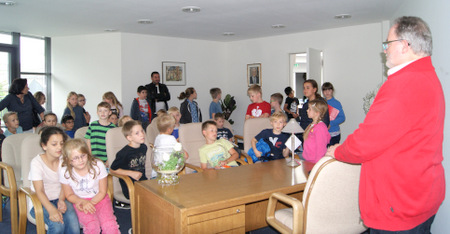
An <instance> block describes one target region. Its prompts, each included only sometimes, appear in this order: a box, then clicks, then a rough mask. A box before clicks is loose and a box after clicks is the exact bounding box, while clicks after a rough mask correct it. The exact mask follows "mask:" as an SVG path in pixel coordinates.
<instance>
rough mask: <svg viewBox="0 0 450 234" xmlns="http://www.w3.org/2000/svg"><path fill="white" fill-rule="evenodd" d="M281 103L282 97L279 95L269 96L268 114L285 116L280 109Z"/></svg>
mask: <svg viewBox="0 0 450 234" xmlns="http://www.w3.org/2000/svg"><path fill="white" fill-rule="evenodd" d="M282 102H283V95H282V94H281V93H274V94H272V95H270V108H271V113H270V114H273V113H275V112H281V113H283V114H286V113H284V111H283V109H281V103H282ZM286 118H287V115H286Z"/></svg>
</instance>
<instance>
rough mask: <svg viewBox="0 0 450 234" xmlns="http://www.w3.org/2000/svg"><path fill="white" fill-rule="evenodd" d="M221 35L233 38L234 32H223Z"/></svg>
mask: <svg viewBox="0 0 450 234" xmlns="http://www.w3.org/2000/svg"><path fill="white" fill-rule="evenodd" d="M222 35H224V36H226V37H229V36H234V35H235V33H234V32H224V33H222Z"/></svg>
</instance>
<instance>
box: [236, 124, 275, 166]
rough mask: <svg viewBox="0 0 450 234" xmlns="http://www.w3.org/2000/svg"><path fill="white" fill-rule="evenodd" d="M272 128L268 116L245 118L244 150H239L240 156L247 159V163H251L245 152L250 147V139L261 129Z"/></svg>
mask: <svg viewBox="0 0 450 234" xmlns="http://www.w3.org/2000/svg"><path fill="white" fill-rule="evenodd" d="M267 128H272V125H271V124H270V120H269V118H254V119H247V120H246V121H245V123H244V136H243V138H244V139H243V141H244V152H241V158H245V159H247V161H248V163H249V164H252V163H253V160H252V158H251V157H250V156H248V155H247V152H248V151H249V150H250V149H251V148H252V139H253V138H254V137H255V136H256V135H258V133H260V132H261V131H262V130H264V129H267Z"/></svg>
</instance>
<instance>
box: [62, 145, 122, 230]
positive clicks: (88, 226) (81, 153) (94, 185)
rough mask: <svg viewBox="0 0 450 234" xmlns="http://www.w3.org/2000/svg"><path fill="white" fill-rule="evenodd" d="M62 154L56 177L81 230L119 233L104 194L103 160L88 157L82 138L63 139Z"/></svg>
mask: <svg viewBox="0 0 450 234" xmlns="http://www.w3.org/2000/svg"><path fill="white" fill-rule="evenodd" d="M63 155H64V156H63V164H62V168H61V173H60V175H59V176H60V177H59V179H60V182H61V183H62V187H63V189H64V193H65V194H66V197H67V200H69V201H70V202H72V203H73V206H74V207H75V211H76V213H77V215H78V220H79V221H80V223H81V225H82V226H83V231H84V233H100V230H101V232H102V233H108V234H110V233H111V234H115V233H120V232H119V225H117V221H116V216H114V211H113V207H112V204H111V200H110V198H109V196H107V194H106V190H107V175H108V173H107V172H106V168H105V165H104V164H103V162H101V161H99V160H97V159H95V158H94V157H92V155H91V153H90V151H89V148H88V146H87V144H86V142H85V141H84V140H83V139H72V140H69V141H67V142H66V143H65V144H64V149H63Z"/></svg>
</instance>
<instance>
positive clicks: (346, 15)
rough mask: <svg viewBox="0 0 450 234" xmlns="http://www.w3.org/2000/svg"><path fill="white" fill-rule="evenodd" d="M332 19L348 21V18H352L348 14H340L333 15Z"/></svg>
mask: <svg viewBox="0 0 450 234" xmlns="http://www.w3.org/2000/svg"><path fill="white" fill-rule="evenodd" d="M334 18H335V19H340V20H343V19H350V18H352V16H351V15H349V14H340V15H335V16H334Z"/></svg>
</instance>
